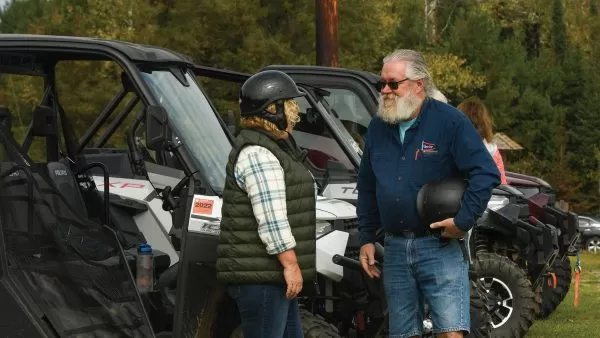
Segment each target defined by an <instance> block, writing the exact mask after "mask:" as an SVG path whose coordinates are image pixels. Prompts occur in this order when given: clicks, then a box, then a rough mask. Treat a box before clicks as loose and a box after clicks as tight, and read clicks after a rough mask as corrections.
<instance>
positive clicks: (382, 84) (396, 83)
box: [375, 78, 410, 92]
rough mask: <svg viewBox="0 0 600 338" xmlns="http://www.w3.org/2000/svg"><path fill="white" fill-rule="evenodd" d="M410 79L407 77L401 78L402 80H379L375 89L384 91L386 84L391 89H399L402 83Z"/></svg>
mask: <svg viewBox="0 0 600 338" xmlns="http://www.w3.org/2000/svg"><path fill="white" fill-rule="evenodd" d="M407 80H410V79H409V78H405V79H404V80H400V81H390V82H387V81H378V82H377V83H375V89H377V91H378V92H380V91H382V90H383V88H385V86H386V85H388V86H389V87H390V89H391V90H396V89H398V87H399V86H400V84H401V83H402V82H404V81H407Z"/></svg>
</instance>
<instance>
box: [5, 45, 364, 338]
mask: <svg viewBox="0 0 600 338" xmlns="http://www.w3.org/2000/svg"><path fill="white" fill-rule="evenodd" d="M192 68H193V64H192V63H191V62H190V61H189V59H188V58H186V57H185V56H182V55H179V54H177V53H175V52H172V51H169V50H165V49H161V48H157V47H152V46H142V45H137V44H132V43H127V42H119V41H105V40H98V39H91V38H78V37H56V36H31V35H0V84H1V87H0V95H1V94H3V93H9V94H11V96H10V97H11V100H10V101H8V102H5V103H4V104H5V106H3V107H2V108H0V113H1V114H0V121H1V127H2V128H0V141H1V147H0V149H1V152H0V155H1V158H0V160H1V161H0V162H1V163H0V164H1V171H0V208H1V211H2V213H1V215H0V216H1V218H0V230H1V235H2V236H0V258H1V263H2V265H1V269H0V277H1V280H2V287H1V289H0V290H1V291H2V294H3V300H4V302H3V303H2V305H1V306H2V309H3V313H7V314H10V316H8V315H7V316H4V317H3V318H2V319H0V326H1V327H2V328H3V333H4V334H7V335H22V336H27V337H37V336H42V337H66V336H77V337H92V336H94V337H100V336H102V337H153V336H174V337H230V336H232V335H233V336H235V335H236V334H239V317H238V316H237V309H236V307H235V303H234V302H233V301H232V300H231V299H230V298H229V297H228V296H227V294H226V292H224V288H223V287H222V286H220V285H218V283H216V279H215V269H214V262H215V256H216V246H217V243H218V234H219V220H220V203H221V197H220V196H221V193H222V189H223V185H224V177H225V170H224V169H225V163H226V161H227V156H228V153H229V150H230V149H231V140H232V139H231V135H230V133H229V132H228V129H227V127H226V125H225V124H224V123H223V121H222V120H221V119H220V118H219V116H218V115H217V114H216V112H215V110H214V107H213V106H212V103H211V102H210V101H209V100H208V99H207V97H206V95H205V94H204V92H203V91H202V89H201V88H200V87H199V86H198V84H197V82H196V80H195V79H194V74H193V73H192ZM111 81H112V82H111ZM21 88H26V89H27V90H28V91H27V92H18V91H17V89H21ZM91 93H93V96H92V95H90V94H91ZM38 95H39V96H38ZM4 97H6V96H4ZM94 105H95V106H94ZM90 110H91V111H90ZM85 113H87V116H89V115H90V113H91V114H92V116H93V117H94V118H93V120H92V121H91V122H86V124H84V125H83V126H84V127H85V129H86V132H85V133H81V134H82V136H81V138H78V137H77V136H76V128H75V127H76V125H77V124H78V120H79V118H81V117H80V116H78V114H82V115H83V114H85ZM355 219H356V215H355V211H354V207H353V206H352V205H350V204H348V203H346V202H342V201H336V200H333V199H328V198H323V197H319V198H318V200H317V231H316V233H315V236H316V239H317V241H316V243H317V271H318V274H319V277H320V279H319V280H318V281H317V282H318V283H311V282H307V285H305V286H304V290H306V291H305V292H303V293H302V295H301V302H302V304H303V309H302V316H303V326H304V331H305V333H306V336H307V337H338V336H339V333H338V329H337V327H335V326H334V325H331V324H330V323H328V322H326V321H325V320H324V319H323V318H322V317H321V316H319V315H317V313H316V311H318V310H319V309H321V308H325V307H327V306H329V307H331V304H330V303H331V302H333V301H334V300H335V301H340V300H346V299H356V300H357V299H359V295H357V294H341V295H335V294H333V293H332V292H333V291H332V288H331V287H330V286H331V285H338V284H340V283H347V280H348V279H347V278H346V279H344V269H343V267H342V266H341V265H338V264H336V263H334V262H333V259H332V258H333V256H335V255H341V256H343V255H344V254H345V250H346V243H347V241H348V237H349V235H348V233H347V232H345V231H340V230H339V229H343V228H344V226H345V225H344V224H346V223H355V222H356V221H355ZM336 229H338V230H336ZM144 242H147V243H148V244H150V245H151V246H152V248H153V249H154V251H153V253H154V267H155V268H154V275H155V280H156V282H155V283H154V288H153V290H152V291H151V292H143V293H142V292H139V290H138V289H137V287H136V284H135V282H134V281H135V277H136V276H135V273H136V270H135V262H136V255H137V251H136V247H137V245H138V244H140V243H144ZM359 277H360V276H359ZM322 280H325V281H328V282H329V284H327V283H321V281H322ZM348 290H350V291H352V292H355V290H354V289H348Z"/></svg>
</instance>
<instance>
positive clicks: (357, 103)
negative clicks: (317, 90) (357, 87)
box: [322, 87, 371, 156]
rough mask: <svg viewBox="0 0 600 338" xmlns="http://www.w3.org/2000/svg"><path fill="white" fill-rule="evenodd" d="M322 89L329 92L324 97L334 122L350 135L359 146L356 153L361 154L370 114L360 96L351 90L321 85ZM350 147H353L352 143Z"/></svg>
mask: <svg viewBox="0 0 600 338" xmlns="http://www.w3.org/2000/svg"><path fill="white" fill-rule="evenodd" d="M322 89H325V90H326V91H328V92H329V95H328V96H325V97H324V99H325V101H326V102H327V105H328V108H329V110H330V111H331V113H332V115H333V116H334V117H336V118H335V120H336V124H338V125H341V126H342V129H343V130H346V131H347V132H348V133H349V134H350V135H351V137H352V139H353V140H354V141H355V143H356V144H358V146H359V148H360V151H357V153H359V155H361V156H362V149H363V148H364V136H365V134H366V132H367V127H368V126H369V123H370V122H371V114H370V113H369V111H368V110H367V107H365V105H364V104H363V103H362V101H361V99H360V97H359V96H358V95H357V94H356V93H354V92H353V91H351V90H348V89H343V88H328V87H322ZM352 147H353V148H355V146H354V144H353V145H352Z"/></svg>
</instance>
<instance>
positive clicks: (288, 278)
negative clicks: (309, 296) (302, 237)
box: [277, 249, 304, 300]
mask: <svg viewBox="0 0 600 338" xmlns="http://www.w3.org/2000/svg"><path fill="white" fill-rule="evenodd" d="M277 256H278V257H277V258H279V262H281V265H282V266H283V278H284V279H285V284H287V291H286V293H285V296H286V297H287V299H290V300H291V299H294V298H296V297H298V294H299V293H300V291H302V284H303V283H304V281H303V280H302V272H300V266H299V265H298V259H297V258H296V252H295V251H294V250H293V249H292V250H286V251H284V252H282V253H280V254H279V255H277Z"/></svg>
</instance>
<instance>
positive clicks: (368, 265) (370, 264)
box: [358, 243, 381, 278]
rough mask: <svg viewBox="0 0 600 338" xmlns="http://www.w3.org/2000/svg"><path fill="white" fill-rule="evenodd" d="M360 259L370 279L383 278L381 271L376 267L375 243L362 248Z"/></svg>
mask: <svg viewBox="0 0 600 338" xmlns="http://www.w3.org/2000/svg"><path fill="white" fill-rule="evenodd" d="M358 259H359V260H360V265H361V266H362V268H363V270H365V272H366V273H367V275H369V277H371V278H373V277H375V278H379V276H381V271H379V269H378V268H377V267H376V266H375V245H374V244H373V243H367V244H365V245H363V246H362V247H361V248H360V254H359V255H358Z"/></svg>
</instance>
